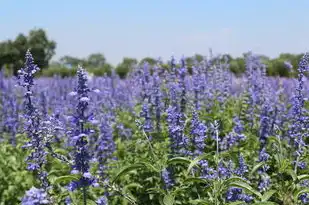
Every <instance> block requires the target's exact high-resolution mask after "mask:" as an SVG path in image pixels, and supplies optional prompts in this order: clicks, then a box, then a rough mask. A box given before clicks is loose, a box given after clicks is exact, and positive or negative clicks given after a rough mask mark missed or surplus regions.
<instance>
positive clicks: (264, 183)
mask: <svg viewBox="0 0 309 205" xmlns="http://www.w3.org/2000/svg"><path fill="white" fill-rule="evenodd" d="M269 187H270V177H269V176H268V175H265V174H264V175H262V179H261V180H260V182H259V185H258V188H259V190H260V191H261V192H262V191H263V192H265V191H267V190H268V189H269Z"/></svg>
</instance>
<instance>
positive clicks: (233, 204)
mask: <svg viewBox="0 0 309 205" xmlns="http://www.w3.org/2000/svg"><path fill="white" fill-rule="evenodd" d="M240 204H245V202H243V201H234V202H231V203H228V204H227V205H240Z"/></svg>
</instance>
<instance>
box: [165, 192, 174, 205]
mask: <svg viewBox="0 0 309 205" xmlns="http://www.w3.org/2000/svg"><path fill="white" fill-rule="evenodd" d="M174 202H175V198H174V196H173V195H170V194H167V195H165V196H164V198H163V204H164V205H173V204H174Z"/></svg>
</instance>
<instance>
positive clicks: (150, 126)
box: [140, 102, 153, 132]
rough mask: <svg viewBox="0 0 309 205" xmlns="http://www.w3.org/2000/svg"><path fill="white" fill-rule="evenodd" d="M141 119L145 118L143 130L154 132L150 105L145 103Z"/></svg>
mask: <svg viewBox="0 0 309 205" xmlns="http://www.w3.org/2000/svg"><path fill="white" fill-rule="evenodd" d="M140 117H143V118H144V124H143V129H144V131H145V132H151V131H153V124H152V119H151V113H150V108H149V104H148V103H147V102H144V104H143V107H142V111H141V113H140Z"/></svg>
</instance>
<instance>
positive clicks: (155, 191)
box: [147, 188, 165, 195]
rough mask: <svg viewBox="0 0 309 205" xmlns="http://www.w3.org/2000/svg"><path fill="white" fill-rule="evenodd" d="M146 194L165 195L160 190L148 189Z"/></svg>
mask: <svg viewBox="0 0 309 205" xmlns="http://www.w3.org/2000/svg"><path fill="white" fill-rule="evenodd" d="M147 192H148V193H156V194H162V195H163V194H165V193H164V191H163V190H162V189H159V188H150V189H147Z"/></svg>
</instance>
